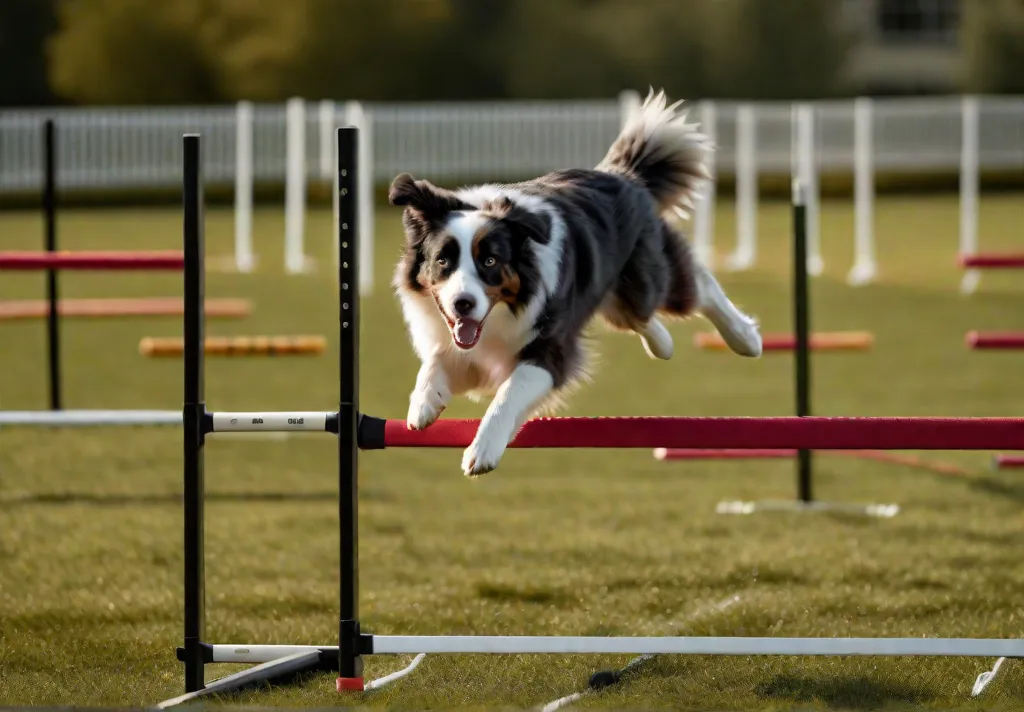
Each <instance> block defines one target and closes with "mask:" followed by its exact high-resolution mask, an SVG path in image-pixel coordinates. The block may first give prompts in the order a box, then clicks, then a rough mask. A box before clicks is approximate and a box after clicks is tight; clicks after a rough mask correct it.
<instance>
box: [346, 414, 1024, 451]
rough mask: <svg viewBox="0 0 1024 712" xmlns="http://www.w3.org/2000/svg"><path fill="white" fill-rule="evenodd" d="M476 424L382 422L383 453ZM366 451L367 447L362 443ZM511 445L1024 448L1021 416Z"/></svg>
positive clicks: (602, 436) (444, 442) (571, 437)
mask: <svg viewBox="0 0 1024 712" xmlns="http://www.w3.org/2000/svg"><path fill="white" fill-rule="evenodd" d="M479 423H480V421H479V420H458V419H446V420H438V421H437V422H435V423H434V424H433V425H431V426H430V427H428V428H426V429H425V430H409V429H408V426H407V425H406V423H405V421H403V420H388V421H385V422H384V423H383V437H382V443H381V444H382V445H383V446H384V447H451V448H455V447H458V448H461V447H467V446H468V445H469V444H470V443H471V442H472V440H473V438H474V436H475V435H476V431H477V428H478V427H479ZM361 444H363V445H366V444H365V443H361ZM509 447H514V448H517V447H522V448H525V447H529V448H644V449H649V450H653V449H655V448H686V449H704V450H732V449H742V450H750V449H764V450H791V449H807V450H1024V418H884V417H828V416H812V417H796V416H780V417H769V418H754V417H735V418H726V417H720V418H682V417H610V418H537V419H535V420H530V421H528V422H527V423H526V424H525V425H524V426H523V427H522V429H521V430H520V431H519V433H518V434H517V435H516V436H515V438H513V440H512V442H511V443H510V445H509Z"/></svg>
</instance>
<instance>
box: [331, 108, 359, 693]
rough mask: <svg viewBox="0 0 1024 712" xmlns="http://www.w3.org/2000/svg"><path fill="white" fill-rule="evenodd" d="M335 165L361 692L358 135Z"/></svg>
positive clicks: (346, 648)
mask: <svg viewBox="0 0 1024 712" xmlns="http://www.w3.org/2000/svg"><path fill="white" fill-rule="evenodd" d="M337 151H338V164H337V166H336V167H335V170H337V172H338V181H337V190H338V237H337V239H338V255H339V257H338V301H339V305H338V306H339V310H338V312H339V313H338V319H339V322H340V323H339V325H338V327H339V353H338V378H339V380H340V383H341V388H340V390H341V394H340V395H341V399H340V401H339V403H338V515H339V523H340V540H339V544H340V547H341V548H340V564H341V573H340V580H339V584H340V586H339V588H340V601H339V603H340V620H339V625H338V681H337V688H338V690H339V691H342V690H362V689H363V659H362V657H361V656H360V649H359V642H360V631H359V483H358V471H359V443H358V439H357V438H358V426H359V231H358V219H359V215H358V206H359V200H358V198H359V196H358V194H357V190H358V180H357V177H356V166H357V165H359V164H358V158H359V153H358V152H359V130H358V129H357V128H355V127H351V126H343V127H339V128H338V129H337Z"/></svg>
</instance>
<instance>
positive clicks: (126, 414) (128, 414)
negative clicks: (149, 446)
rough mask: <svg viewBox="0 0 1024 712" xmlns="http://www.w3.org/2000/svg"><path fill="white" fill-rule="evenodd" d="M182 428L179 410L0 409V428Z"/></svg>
mask: <svg viewBox="0 0 1024 712" xmlns="http://www.w3.org/2000/svg"><path fill="white" fill-rule="evenodd" d="M4 425H33V426H44V427H84V426H103V425H181V411H180V410H0V426H4Z"/></svg>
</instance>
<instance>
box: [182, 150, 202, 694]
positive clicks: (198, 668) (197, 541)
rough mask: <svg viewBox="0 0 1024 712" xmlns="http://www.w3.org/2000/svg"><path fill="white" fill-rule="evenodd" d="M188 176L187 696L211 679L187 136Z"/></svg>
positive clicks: (196, 204)
mask: <svg viewBox="0 0 1024 712" xmlns="http://www.w3.org/2000/svg"><path fill="white" fill-rule="evenodd" d="M182 147H183V149H184V171H183V179H182V203H183V204H182V208H183V215H184V225H183V243H184V244H183V247H184V261H185V270H184V272H185V274H184V310H185V317H184V354H183V355H184V362H185V363H184V366H185V398H184V402H183V409H182V425H183V426H184V427H183V430H184V446H185V447H184V476H185V482H184V508H185V512H184V514H185V640H184V648H183V650H182V654H183V660H184V663H185V691H186V692H194V691H196V690H200V689H202V688H203V686H204V684H205V675H204V669H203V666H204V664H205V658H204V654H205V650H204V647H205V646H204V645H203V641H204V639H205V638H204V633H205V631H204V630H203V628H204V617H205V610H204V608H205V604H206V587H205V582H204V579H205V575H204V574H205V572H204V562H203V552H204V542H203V531H204V512H203V508H204V507H203V505H204V491H203V490H204V487H205V484H204V481H203V476H204V473H203V460H204V450H203V446H204V443H205V438H206V433H205V425H206V424H205V420H206V419H205V415H206V395H205V383H204V377H203V370H204V363H203V357H204V348H203V339H204V338H205V337H204V324H203V321H204V313H203V293H204V292H205V284H204V282H205V277H204V274H203V272H204V269H203V254H204V251H205V246H204V242H205V238H204V235H203V170H202V153H201V150H200V138H199V136H198V135H197V134H186V135H185V136H184V137H183V141H182Z"/></svg>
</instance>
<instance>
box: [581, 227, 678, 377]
mask: <svg viewBox="0 0 1024 712" xmlns="http://www.w3.org/2000/svg"><path fill="white" fill-rule="evenodd" d="M654 234H655V235H656V233H654ZM660 249H661V248H660V245H659V244H658V241H657V240H649V239H643V238H642V239H640V240H639V241H638V242H637V244H636V246H635V247H634V248H633V252H632V254H631V255H630V257H629V259H628V260H627V261H626V264H625V265H624V266H623V268H622V272H621V274H620V275H619V279H618V282H617V283H616V285H615V287H614V289H613V290H612V292H611V294H609V295H608V297H607V298H605V300H604V303H603V304H602V305H601V310H600V313H601V316H602V317H604V319H605V321H606V322H607V323H608V324H609V325H610V326H611V327H612V328H614V329H620V330H623V331H632V332H634V333H635V334H637V335H638V336H639V337H640V341H641V343H643V345H644V350H645V351H646V352H647V355H648V356H650V357H651V358H658V359H663V360H666V361H667V360H668V359H670V358H672V353H673V351H674V350H675V344H674V343H673V341H672V334H670V333H669V331H668V329H666V328H665V325H664V324H663V323H662V321H661V319H660V318H659V317H658V314H657V312H658V310H659V309H661V308H662V307H663V305H664V302H665V299H666V294H667V293H668V292H669V291H670V290H671V283H672V278H671V275H670V274H669V270H668V269H667V268H666V265H665V261H664V260H663V258H662V256H661V255H660V254H659V250H660Z"/></svg>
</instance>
